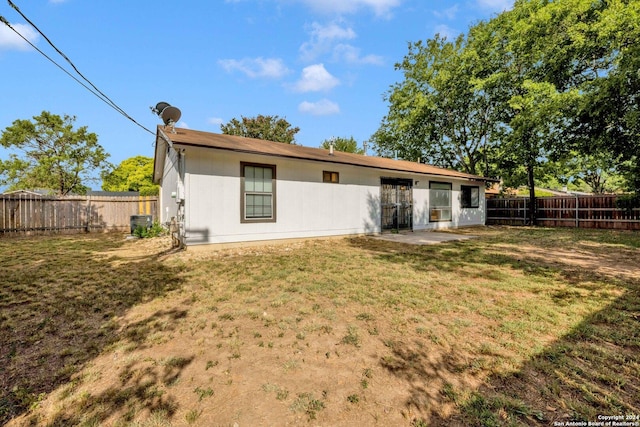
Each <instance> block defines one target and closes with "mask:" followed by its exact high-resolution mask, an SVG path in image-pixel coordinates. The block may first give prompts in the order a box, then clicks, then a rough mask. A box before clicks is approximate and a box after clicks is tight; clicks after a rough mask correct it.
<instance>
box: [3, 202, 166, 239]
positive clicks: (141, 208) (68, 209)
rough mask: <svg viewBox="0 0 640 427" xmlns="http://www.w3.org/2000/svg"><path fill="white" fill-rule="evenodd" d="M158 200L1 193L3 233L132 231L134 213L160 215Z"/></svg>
mask: <svg viewBox="0 0 640 427" xmlns="http://www.w3.org/2000/svg"><path fill="white" fill-rule="evenodd" d="M157 212H158V199H157V197H155V196H152V197H138V196H124V197H122V196H69V197H51V196H39V195H36V194H21V193H19V194H4V195H0V235H7V234H34V233H81V232H102V231H129V229H130V220H131V216H132V215H151V216H152V217H153V219H154V220H156V219H157V218H158V215H157Z"/></svg>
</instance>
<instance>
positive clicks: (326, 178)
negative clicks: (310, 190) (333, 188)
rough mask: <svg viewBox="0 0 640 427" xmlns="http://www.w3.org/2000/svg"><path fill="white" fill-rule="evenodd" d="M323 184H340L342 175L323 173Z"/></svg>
mask: <svg viewBox="0 0 640 427" xmlns="http://www.w3.org/2000/svg"><path fill="white" fill-rule="evenodd" d="M322 182H331V183H333V184H338V183H339V182H340V174H339V173H338V172H329V171H322Z"/></svg>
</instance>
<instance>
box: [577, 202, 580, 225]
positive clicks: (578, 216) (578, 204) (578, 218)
mask: <svg viewBox="0 0 640 427" xmlns="http://www.w3.org/2000/svg"><path fill="white" fill-rule="evenodd" d="M576 228H580V201H579V200H578V195H577V194H576Z"/></svg>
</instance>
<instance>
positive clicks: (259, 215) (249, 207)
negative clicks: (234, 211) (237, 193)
mask: <svg viewBox="0 0 640 427" xmlns="http://www.w3.org/2000/svg"><path fill="white" fill-rule="evenodd" d="M240 169H241V181H242V185H241V187H242V188H241V191H242V201H241V206H240V210H241V212H240V214H241V218H240V221H241V222H275V221H276V205H275V195H276V167H275V166H274V165H261V164H254V163H244V162H243V163H240Z"/></svg>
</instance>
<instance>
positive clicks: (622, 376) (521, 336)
mask: <svg viewBox="0 0 640 427" xmlns="http://www.w3.org/2000/svg"><path fill="white" fill-rule="evenodd" d="M457 232H466V233H469V234H475V235H477V236H479V237H478V238H477V239H473V240H468V241H464V242H455V243H446V244H440V245H435V246H409V245H403V244H397V243H392V242H386V241H380V240H375V239H370V238H351V239H338V240H316V241H308V242H304V243H291V244H286V245H278V246H266V247H256V248H245V249H228V250H224V251H218V252H195V251H193V252H192V251H187V252H177V253H175V252H174V253H172V252H168V242H167V241H166V240H163V239H151V240H140V241H124V239H123V238H122V236H103V235H89V236H63V237H34V238H21V239H15V238H12V239H7V238H2V239H1V240H0V257H1V259H2V263H1V264H0V342H1V343H2V345H1V346H0V423H5V422H7V423H9V425H52V426H53V425H60V426H62V425H86V426H94V425H136V426H158V425H173V426H179V425H203V426H208V425H233V424H234V423H238V424H239V425H283V424H286V423H289V424H309V425H381V426H384V425H407V426H422V425H551V424H553V422H554V421H569V420H572V421H580V420H584V421H597V417H598V415H622V414H636V415H640V385H639V382H638V378H640V234H638V233H633V232H613V231H589V230H572V229H568V230H562V229H553V230H552V229H542V228H540V229H539V228H483V229H468V230H457Z"/></svg>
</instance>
